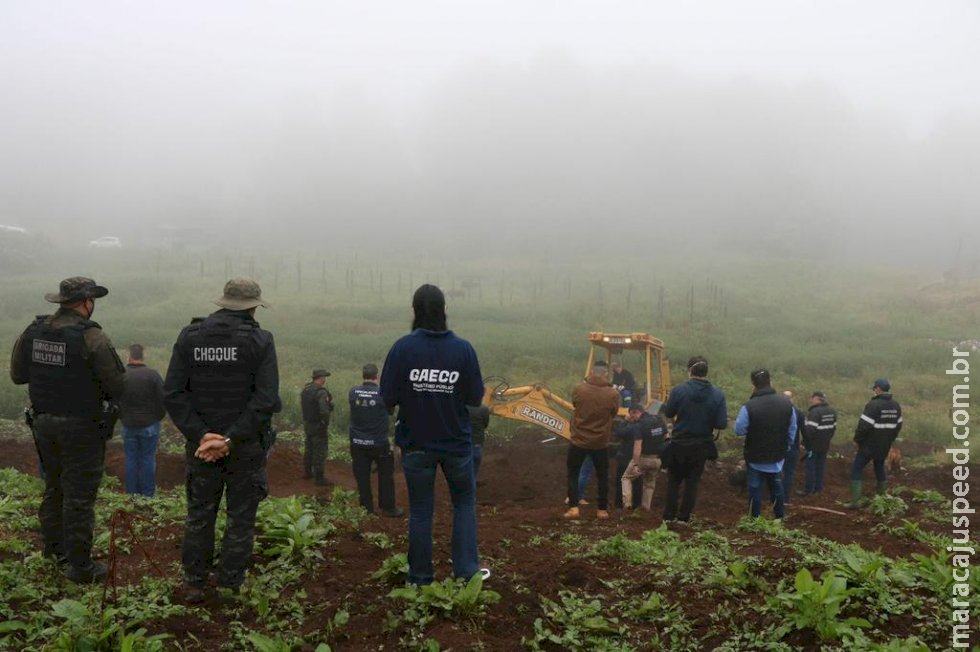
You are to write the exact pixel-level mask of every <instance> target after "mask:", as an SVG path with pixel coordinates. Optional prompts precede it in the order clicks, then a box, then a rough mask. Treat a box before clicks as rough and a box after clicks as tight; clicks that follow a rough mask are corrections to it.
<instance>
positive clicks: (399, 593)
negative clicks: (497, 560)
mask: <svg viewBox="0 0 980 652" xmlns="http://www.w3.org/2000/svg"><path fill="white" fill-rule="evenodd" d="M388 597H389V598H395V599H396V600H404V601H406V602H408V603H409V604H411V605H415V606H416V607H420V608H422V609H423V610H425V611H429V612H434V613H438V614H441V615H443V616H447V617H448V616H454V617H463V618H474V617H476V616H480V615H482V614H483V613H484V609H485V607H486V606H487V605H490V604H495V603H496V602H499V601H500V594H499V593H497V592H496V591H491V590H489V589H484V588H483V577H482V576H481V575H479V574H476V575H474V576H473V577H471V578H470V579H469V581H464V580H462V579H448V578H447V579H445V580H443V581H442V582H433V583H432V584H427V585H425V586H416V585H414V584H413V585H411V586H406V587H402V588H398V589H393V590H392V591H391V592H390V593H389V594H388Z"/></svg>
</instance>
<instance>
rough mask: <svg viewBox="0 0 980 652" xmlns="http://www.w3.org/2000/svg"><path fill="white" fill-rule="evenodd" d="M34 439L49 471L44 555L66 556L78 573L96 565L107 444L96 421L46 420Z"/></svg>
mask: <svg viewBox="0 0 980 652" xmlns="http://www.w3.org/2000/svg"><path fill="white" fill-rule="evenodd" d="M34 439H35V441H36V442H37V449H38V453H39V454H40V456H41V463H42V465H43V466H44V470H45V477H44V497H43V498H42V499H41V509H40V510H39V511H38V517H39V518H40V521H41V537H42V538H43V539H44V553H45V554H49V555H65V556H66V557H67V558H68V562H69V563H70V564H71V565H72V566H74V567H75V568H86V567H88V566H89V564H91V561H92V530H93V529H94V527H95V497H96V495H97V494H98V491H99V485H100V484H101V482H102V475H103V473H104V471H105V441H104V440H103V439H102V431H101V430H99V427H98V425H97V424H95V423H94V422H93V421H92V420H91V419H76V418H72V417H56V416H52V415H49V414H40V415H38V416H37V418H36V419H35V420H34Z"/></svg>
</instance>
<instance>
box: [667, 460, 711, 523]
mask: <svg viewBox="0 0 980 652" xmlns="http://www.w3.org/2000/svg"><path fill="white" fill-rule="evenodd" d="M706 460H707V457H706V455H705V453H704V451H703V450H702V447H701V446H698V445H694V446H684V447H683V448H682V452H680V453H677V454H675V455H673V457H672V458H671V463H670V466H668V467H667V502H666V505H664V520H665V521H672V520H674V519H675V518H676V519H678V520H680V521H688V520H690V519H691V512H693V511H694V503H695V502H696V501H697V498H698V485H699V484H701V474H702V473H704V463H705V461H706ZM682 483H683V485H684V497H683V499H681V508H680V512H679V513H678V511H677V499H678V498H679V496H680V490H681V484H682Z"/></svg>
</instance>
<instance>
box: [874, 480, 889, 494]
mask: <svg viewBox="0 0 980 652" xmlns="http://www.w3.org/2000/svg"><path fill="white" fill-rule="evenodd" d="M887 486H888V483H887V482H879V483H878V484H876V485H875V493H876V494H878V495H879V496H884V495H885V487H887Z"/></svg>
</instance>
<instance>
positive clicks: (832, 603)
mask: <svg viewBox="0 0 980 652" xmlns="http://www.w3.org/2000/svg"><path fill="white" fill-rule="evenodd" d="M794 589H795V590H793V591H782V592H780V593H778V594H776V595H775V596H773V597H772V598H771V599H770V600H771V604H772V605H773V606H775V607H776V610H777V612H779V613H783V614H784V615H785V616H786V617H787V618H788V619H789V622H788V623H787V624H785V625H783V626H782V627H780V628H779V629H778V630H777V631H779V632H780V633H781V634H782V635H785V634H787V633H789V632H790V631H792V630H794V629H812V630H813V631H814V632H816V634H817V636H819V637H820V638H821V639H823V640H825V641H830V640H840V639H842V638H848V639H850V640H853V639H855V638H858V637H860V633H859V632H860V629H862V628H866V627H870V626H871V623H869V622H868V621H867V620H865V619H863V618H846V619H844V620H840V619H839V618H838V617H839V616H840V613H841V610H842V609H843V608H844V605H845V604H846V603H847V600H848V598H849V597H850V595H851V591H850V590H849V589H848V588H847V580H845V579H844V578H843V577H841V576H840V575H837V574H836V573H833V572H829V573H825V574H824V575H823V578H822V581H820V582H818V581H816V580H814V579H813V576H812V575H811V574H810V571H809V570H807V569H805V568H804V569H802V570H800V572H798V573H797V574H796V580H795V582H794Z"/></svg>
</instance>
